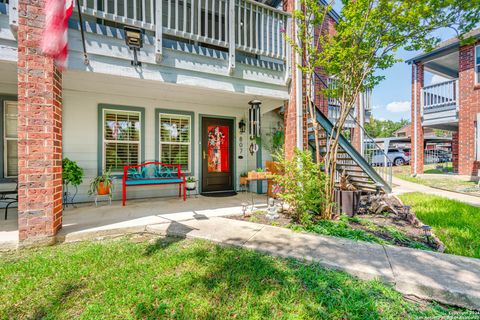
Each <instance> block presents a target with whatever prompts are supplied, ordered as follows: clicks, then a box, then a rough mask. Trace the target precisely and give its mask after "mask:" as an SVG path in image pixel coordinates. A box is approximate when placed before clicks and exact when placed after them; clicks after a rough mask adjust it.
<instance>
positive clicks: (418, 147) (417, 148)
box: [410, 64, 424, 174]
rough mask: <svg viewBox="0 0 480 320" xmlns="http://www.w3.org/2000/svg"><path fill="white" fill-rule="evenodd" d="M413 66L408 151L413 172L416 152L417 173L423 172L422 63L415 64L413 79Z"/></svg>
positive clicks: (412, 171)
mask: <svg viewBox="0 0 480 320" xmlns="http://www.w3.org/2000/svg"><path fill="white" fill-rule="evenodd" d="M414 72H415V67H414V66H412V111H411V117H412V130H411V132H412V134H411V141H412V143H411V150H412V151H411V152H410V171H411V173H412V174H414V173H415V169H414V166H415V152H416V153H417V158H416V159H417V160H416V165H417V173H423V161H424V160H423V158H424V140H423V128H422V115H421V108H422V105H421V104H422V101H421V89H422V88H423V82H424V81H423V79H424V78H423V65H422V64H417V77H416V79H417V80H416V81H415V74H414ZM415 94H416V95H417V108H416V110H417V112H416V126H417V130H416V131H417V140H416V143H415V141H414V140H415V104H414V103H415Z"/></svg>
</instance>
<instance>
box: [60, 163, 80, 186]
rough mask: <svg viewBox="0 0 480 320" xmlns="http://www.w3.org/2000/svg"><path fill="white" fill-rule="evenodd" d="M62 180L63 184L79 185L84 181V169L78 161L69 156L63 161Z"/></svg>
mask: <svg viewBox="0 0 480 320" xmlns="http://www.w3.org/2000/svg"><path fill="white" fill-rule="evenodd" d="M62 180H63V184H65V185H68V184H71V185H72V186H78V185H80V184H81V183H82V182H83V169H82V168H80V167H79V166H78V164H77V162H76V161H73V160H70V159H68V158H65V159H63V161H62Z"/></svg>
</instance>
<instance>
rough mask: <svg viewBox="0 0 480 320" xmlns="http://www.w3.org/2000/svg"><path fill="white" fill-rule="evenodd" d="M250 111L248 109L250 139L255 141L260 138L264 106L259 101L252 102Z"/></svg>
mask: <svg viewBox="0 0 480 320" xmlns="http://www.w3.org/2000/svg"><path fill="white" fill-rule="evenodd" d="M248 104H249V105H250V109H248V123H249V131H248V133H249V134H250V139H252V140H253V139H255V138H256V137H260V125H261V122H260V105H261V104H262V102H261V101H259V100H252V101H250V102H249V103H248Z"/></svg>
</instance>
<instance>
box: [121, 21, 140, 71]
mask: <svg viewBox="0 0 480 320" xmlns="http://www.w3.org/2000/svg"><path fill="white" fill-rule="evenodd" d="M123 30H124V31H125V43H126V45H127V46H128V48H129V49H130V50H133V61H132V62H131V63H132V66H135V67H136V66H141V65H142V63H141V62H140V61H138V55H137V53H138V51H140V49H141V48H142V47H143V34H142V29H140V28H135V27H128V26H125V27H124V28H123Z"/></svg>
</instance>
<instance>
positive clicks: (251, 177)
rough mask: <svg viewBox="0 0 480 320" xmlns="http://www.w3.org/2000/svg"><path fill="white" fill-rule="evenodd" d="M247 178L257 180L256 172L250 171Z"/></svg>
mask: <svg viewBox="0 0 480 320" xmlns="http://www.w3.org/2000/svg"><path fill="white" fill-rule="evenodd" d="M247 176H248V179H257V177H258V174H257V171H255V170H252V171H249V172H248V175H247Z"/></svg>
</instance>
